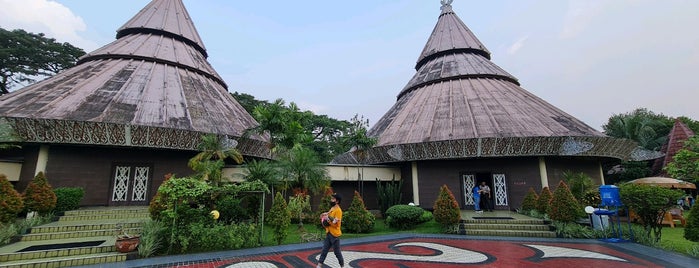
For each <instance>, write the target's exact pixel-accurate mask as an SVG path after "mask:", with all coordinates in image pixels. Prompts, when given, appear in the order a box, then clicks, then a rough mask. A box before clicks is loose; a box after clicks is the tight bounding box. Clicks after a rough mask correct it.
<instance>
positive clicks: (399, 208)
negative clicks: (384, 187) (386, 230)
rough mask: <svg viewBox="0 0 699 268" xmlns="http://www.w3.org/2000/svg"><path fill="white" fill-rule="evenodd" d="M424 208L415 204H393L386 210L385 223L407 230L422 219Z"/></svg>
mask: <svg viewBox="0 0 699 268" xmlns="http://www.w3.org/2000/svg"><path fill="white" fill-rule="evenodd" d="M424 211H425V210H424V209H423V208H421V207H417V206H409V205H395V206H392V207H390V208H388V210H386V225H388V227H391V228H396V229H401V230H407V229H410V228H413V227H414V226H415V225H418V224H420V223H422V222H421V220H422V219H423V217H422V215H423V214H424Z"/></svg>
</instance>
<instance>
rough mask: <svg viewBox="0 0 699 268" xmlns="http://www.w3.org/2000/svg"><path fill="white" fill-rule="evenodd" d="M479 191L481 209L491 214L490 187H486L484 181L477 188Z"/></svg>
mask: <svg viewBox="0 0 699 268" xmlns="http://www.w3.org/2000/svg"><path fill="white" fill-rule="evenodd" d="M479 191H480V193H481V201H482V202H483V205H482V206H481V209H483V210H487V211H491V212H492V211H493V206H492V204H491V203H490V187H488V185H487V184H485V181H482V182H481V186H480V187H479Z"/></svg>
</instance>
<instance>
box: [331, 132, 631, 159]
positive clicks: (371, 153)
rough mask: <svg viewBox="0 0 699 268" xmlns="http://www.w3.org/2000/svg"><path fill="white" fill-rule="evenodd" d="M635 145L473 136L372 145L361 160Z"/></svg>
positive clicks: (622, 154) (627, 151) (614, 154)
mask: <svg viewBox="0 0 699 268" xmlns="http://www.w3.org/2000/svg"><path fill="white" fill-rule="evenodd" d="M636 146H637V145H636V143H635V142H634V141H631V140H626V139H617V138H611V137H571V136H568V137H508V138H476V139H462V140H449V141H435V142H422V143H412V144H397V145H386V146H379V147H374V148H371V149H370V150H368V151H367V154H366V155H367V156H366V160H365V161H364V162H363V163H362V164H387V163H397V162H409V161H423V160H445V159H465V158H491V157H522V156H576V157H577V156H581V157H583V156H584V157H603V158H616V159H628V158H629V156H630V155H631V153H632V151H633V150H634V149H635V148H636ZM333 163H334V164H356V163H359V161H357V159H356V158H355V157H354V155H353V154H352V153H351V152H347V153H344V154H342V155H339V156H337V157H336V158H335V159H334V160H333Z"/></svg>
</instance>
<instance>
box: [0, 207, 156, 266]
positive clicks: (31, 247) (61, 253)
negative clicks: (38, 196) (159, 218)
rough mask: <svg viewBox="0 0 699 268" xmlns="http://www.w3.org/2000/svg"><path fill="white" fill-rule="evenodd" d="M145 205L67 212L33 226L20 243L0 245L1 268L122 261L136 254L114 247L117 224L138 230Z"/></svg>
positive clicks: (142, 220)
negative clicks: (49, 221) (56, 218)
mask: <svg viewBox="0 0 699 268" xmlns="http://www.w3.org/2000/svg"><path fill="white" fill-rule="evenodd" d="M149 218H150V215H149V214H148V208H147V207H103V208H89V209H80V210H74V211H66V212H65V215H63V216H60V217H59V220H58V221H55V222H51V223H48V224H45V225H41V226H37V227H34V228H32V229H31V230H30V231H29V232H28V234H25V235H23V236H22V237H21V238H20V240H19V242H16V243H12V244H9V245H6V246H3V247H0V268H5V267H13V268H15V267H17V268H25V267H67V266H80V265H94V264H100V263H108V262H118V261H125V260H127V259H130V258H135V257H136V253H128V254H126V253H118V252H117V251H116V248H115V247H114V242H115V240H116V232H117V229H118V226H123V228H124V230H125V231H126V232H127V233H129V234H138V233H140V230H141V226H142V223H143V222H144V221H145V220H147V219H149Z"/></svg>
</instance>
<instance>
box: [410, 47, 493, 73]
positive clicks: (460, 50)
mask: <svg viewBox="0 0 699 268" xmlns="http://www.w3.org/2000/svg"><path fill="white" fill-rule="evenodd" d="M457 53H465V54H476V55H481V56H483V57H484V58H486V59H488V60H490V53H488V52H486V51H484V50H482V49H476V48H455V49H449V50H444V51H439V52H436V53H434V54H430V55H429V56H427V57H424V58H422V59H421V60H420V61H418V62H417V64H415V70H416V71H418V70H420V68H421V67H422V65H424V64H425V63H427V62H428V61H431V60H433V59H436V58H439V57H442V56H446V55H450V54H457Z"/></svg>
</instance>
